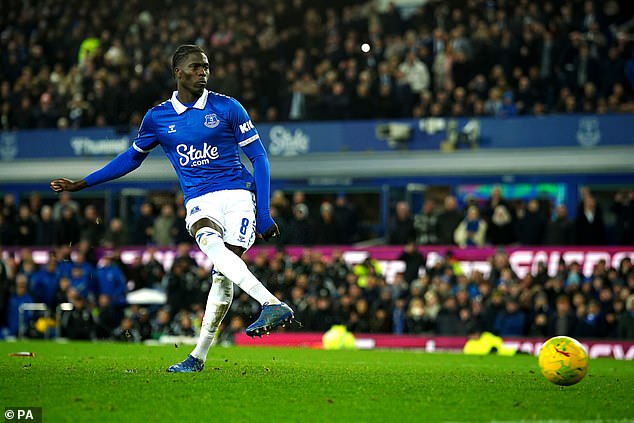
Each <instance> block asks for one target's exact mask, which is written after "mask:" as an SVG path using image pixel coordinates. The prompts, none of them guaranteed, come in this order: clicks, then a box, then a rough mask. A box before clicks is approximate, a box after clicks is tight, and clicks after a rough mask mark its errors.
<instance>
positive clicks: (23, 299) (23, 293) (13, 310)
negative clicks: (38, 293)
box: [7, 273, 33, 336]
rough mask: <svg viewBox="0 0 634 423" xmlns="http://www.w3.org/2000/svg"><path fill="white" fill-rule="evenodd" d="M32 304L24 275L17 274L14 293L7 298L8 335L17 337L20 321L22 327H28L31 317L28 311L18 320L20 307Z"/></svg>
mask: <svg viewBox="0 0 634 423" xmlns="http://www.w3.org/2000/svg"><path fill="white" fill-rule="evenodd" d="M32 302H33V298H32V297H31V295H29V293H28V280H27V278H26V276H25V275H24V274H22V273H21V274H19V275H17V276H16V278H15V293H13V294H11V296H10V297H9V302H8V307H7V328H8V329H9V334H10V335H12V336H18V335H19V334H20V333H19V331H20V319H22V324H23V325H24V326H23V327H28V326H29V324H30V321H31V319H32V317H33V315H32V313H31V312H30V311H24V312H23V315H22V317H21V318H20V306H21V305H23V304H29V303H32Z"/></svg>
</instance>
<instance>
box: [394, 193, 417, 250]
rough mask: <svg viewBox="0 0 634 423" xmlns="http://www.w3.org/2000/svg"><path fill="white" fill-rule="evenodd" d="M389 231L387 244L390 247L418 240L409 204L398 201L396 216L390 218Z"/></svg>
mask: <svg viewBox="0 0 634 423" xmlns="http://www.w3.org/2000/svg"><path fill="white" fill-rule="evenodd" d="M387 231H388V233H387V243H388V244H390V245H404V244H406V243H408V242H410V241H413V240H415V239H416V231H415V230H414V219H413V218H412V215H411V212H410V207H409V204H408V203H407V202H405V201H398V202H397V203H396V205H395V206H394V215H393V216H392V217H391V218H390V221H389V223H388V228H387Z"/></svg>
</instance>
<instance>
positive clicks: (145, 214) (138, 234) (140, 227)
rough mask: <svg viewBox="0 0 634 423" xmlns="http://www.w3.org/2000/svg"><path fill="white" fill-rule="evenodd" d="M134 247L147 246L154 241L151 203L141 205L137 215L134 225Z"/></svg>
mask: <svg viewBox="0 0 634 423" xmlns="http://www.w3.org/2000/svg"><path fill="white" fill-rule="evenodd" d="M133 233H134V235H133V237H132V242H133V244H134V245H149V244H151V243H152V242H153V241H154V209H153V207H152V203H150V202H147V201H146V202H144V203H143V204H141V208H140V210H139V215H138V217H137V219H136V222H135V223H134V232H133Z"/></svg>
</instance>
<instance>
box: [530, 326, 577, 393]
mask: <svg viewBox="0 0 634 423" xmlns="http://www.w3.org/2000/svg"><path fill="white" fill-rule="evenodd" d="M539 368H540V370H541V372H542V375H544V377H545V378H546V379H548V380H549V381H550V382H552V383H554V384H556V385H561V386H570V385H574V384H575V383H577V382H579V381H580V380H581V379H583V378H584V377H585V375H586V373H587V372H588V353H587V352H586V350H585V348H584V347H583V345H581V344H580V343H579V341H577V340H576V339H574V338H570V337H568V336H555V337H554V338H550V339H549V340H548V341H546V342H544V345H542V348H541V350H540V351H539Z"/></svg>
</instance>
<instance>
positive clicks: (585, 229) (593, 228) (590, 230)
mask: <svg viewBox="0 0 634 423" xmlns="http://www.w3.org/2000/svg"><path fill="white" fill-rule="evenodd" d="M575 243H577V244H579V245H602V244H604V243H605V224H604V222H603V213H602V211H601V208H600V207H598V206H597V203H596V200H595V198H594V197H593V196H592V195H590V194H589V195H587V196H585V197H584V198H583V199H582V203H581V204H580V206H579V209H578V212H577V217H576V219H575Z"/></svg>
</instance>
